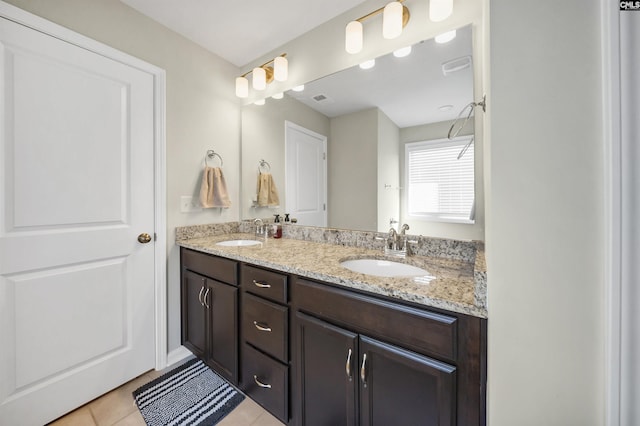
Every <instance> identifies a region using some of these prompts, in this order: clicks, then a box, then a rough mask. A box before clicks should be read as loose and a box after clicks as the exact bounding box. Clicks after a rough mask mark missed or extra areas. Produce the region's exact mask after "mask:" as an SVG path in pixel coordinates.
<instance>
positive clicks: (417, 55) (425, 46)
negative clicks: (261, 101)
mask: <svg viewBox="0 0 640 426" xmlns="http://www.w3.org/2000/svg"><path fill="white" fill-rule="evenodd" d="M472 44H473V43H472V31H471V26H467V27H463V28H459V29H458V30H457V31H456V37H455V38H454V39H453V40H450V41H448V42H446V43H442V44H440V43H437V42H435V40H425V41H422V42H420V43H417V44H415V45H413V46H411V53H410V54H409V55H407V56H403V57H397V56H396V55H394V54H391V53H390V54H388V55H385V56H382V57H379V58H376V59H375V66H374V67H373V68H370V69H362V68H360V67H357V66H356V67H352V68H349V69H346V70H343V71H340V72H337V73H335V74H331V75H329V76H326V77H323V78H321V79H318V80H315V81H313V82H310V83H308V84H306V85H305V89H304V91H302V92H294V91H290V92H288V93H286V94H285V96H284V98H283V99H280V100H275V99H268V100H267V102H266V105H264V106H257V105H248V106H245V107H244V108H243V111H242V194H243V200H242V218H243V219H253V218H256V217H261V218H266V217H272V215H273V214H276V213H279V214H283V213H292V212H295V211H300V210H303V211H304V210H305V209H314V208H324V207H325V206H326V209H327V215H326V217H327V222H326V224H317V223H304V222H302V221H301V222H299V223H300V224H303V225H320V226H329V227H333V228H342V229H357V230H374V231H380V232H386V231H388V230H389V227H390V221H391V220H395V221H399V222H401V223H406V222H409V224H410V226H411V230H412V232H411V233H414V234H420V233H424V234H425V235H427V234H428V233H427V232H423V231H421V223H420V221H419V220H416V219H411V220H410V221H408V220H407V219H406V216H407V215H406V212H405V211H404V210H406V209H405V207H404V206H405V205H406V200H405V197H404V190H403V186H404V184H403V181H404V177H403V176H404V161H405V158H404V157H405V154H404V153H405V144H407V143H410V142H417V141H427V140H436V139H443V138H446V136H447V132H448V130H449V127H450V125H451V123H452V121H453V120H454V119H455V118H456V117H457V115H458V113H459V112H460V111H461V110H462V109H463V108H464V107H465V106H466V105H467V104H469V103H470V102H472V101H473V99H474V88H473V81H474V74H473V73H474V71H473V68H474V67H473V59H472V58H473V54H472V52H473V48H472ZM286 122H290V123H294V124H295V125H296V126H298V127H300V128H303V129H307V130H308V131H310V132H311V133H312V134H316V135H321V136H325V137H326V138H327V155H326V171H327V174H326V185H327V189H326V193H327V196H326V200H324V201H323V200H319V199H316V197H306V198H305V194H307V192H305V190H304V185H300V186H298V189H297V191H298V193H296V194H294V195H292V194H289V193H287V189H288V188H287V185H286V181H285V174H286V170H287V168H289V170H291V168H292V167H294V168H295V167H296V158H297V157H298V156H301V155H302V156H305V158H307V157H306V156H308V155H311V154H309V152H307V151H305V149H304V147H303V148H302V149H301V151H300V150H299V151H295V150H293V151H292V150H291V149H290V148H286V146H287V141H286V139H287V138H286V136H285V135H286V130H285V129H286V124H285V123H286ZM473 122H474V120H470V121H469V123H468V124H467V126H465V128H464V129H463V130H462V131H461V132H460V135H473V132H474V129H473ZM261 159H264V160H266V161H268V162H269V163H270V165H271V173H272V175H273V180H274V182H275V185H276V186H277V187H278V190H279V193H280V206H278V207H269V208H267V207H256V205H255V204H256V203H255V198H256V196H255V194H256V181H257V178H258V173H259V169H258V165H259V162H260V160H261ZM287 163H289V164H287ZM306 164H309V162H308V161H307V162H306ZM305 167H306V169H305V170H302V171H301V173H310V174H312V173H316V170H311V169H312V168H311V167H309V166H308V165H307V166H305ZM309 180H310V181H311V182H315V180H314V179H309ZM300 187H302V189H300ZM300 191H302V192H300ZM292 200H294V201H295V203H296V205H292ZM300 200H303V201H300ZM300 203H302V204H303V205H300ZM292 216H293V217H295V216H296V215H295V213H293V214H292ZM396 227H397V225H396Z"/></svg>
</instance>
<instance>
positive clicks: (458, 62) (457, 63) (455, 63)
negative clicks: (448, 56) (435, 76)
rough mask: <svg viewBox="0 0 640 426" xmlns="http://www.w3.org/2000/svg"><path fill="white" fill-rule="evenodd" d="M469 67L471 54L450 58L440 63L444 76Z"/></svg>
mask: <svg viewBox="0 0 640 426" xmlns="http://www.w3.org/2000/svg"><path fill="white" fill-rule="evenodd" d="M469 67H471V56H463V57H461V58H456V59H452V60H450V61H447V62H443V63H442V74H444V75H445V76H447V75H449V74H453V73H454V72H457V71H462V70H464V69H467V68H469Z"/></svg>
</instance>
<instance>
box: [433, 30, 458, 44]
mask: <svg viewBox="0 0 640 426" xmlns="http://www.w3.org/2000/svg"><path fill="white" fill-rule="evenodd" d="M454 38H456V30H451V31H447V32H446V33H442V34H438V35H437V36H436V38H435V41H436V43H440V44H442V43H447V42H449V41H451V40H453V39H454Z"/></svg>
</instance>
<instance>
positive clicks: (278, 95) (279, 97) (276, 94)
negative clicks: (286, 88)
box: [271, 92, 284, 99]
mask: <svg viewBox="0 0 640 426" xmlns="http://www.w3.org/2000/svg"><path fill="white" fill-rule="evenodd" d="M271 97H272V98H273V99H282V98H284V93H282V92H280V93H275V94H274V95H273V96H271Z"/></svg>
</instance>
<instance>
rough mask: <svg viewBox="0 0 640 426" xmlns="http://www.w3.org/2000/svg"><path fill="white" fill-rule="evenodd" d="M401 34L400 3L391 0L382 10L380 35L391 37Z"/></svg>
mask: <svg viewBox="0 0 640 426" xmlns="http://www.w3.org/2000/svg"><path fill="white" fill-rule="evenodd" d="M400 34H402V3H400V2H399V1H392V2H391V3H389V4H387V5H386V6H385V7H384V11H383V12H382V37H384V38H386V39H392V38H396V37H398V36H400Z"/></svg>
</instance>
